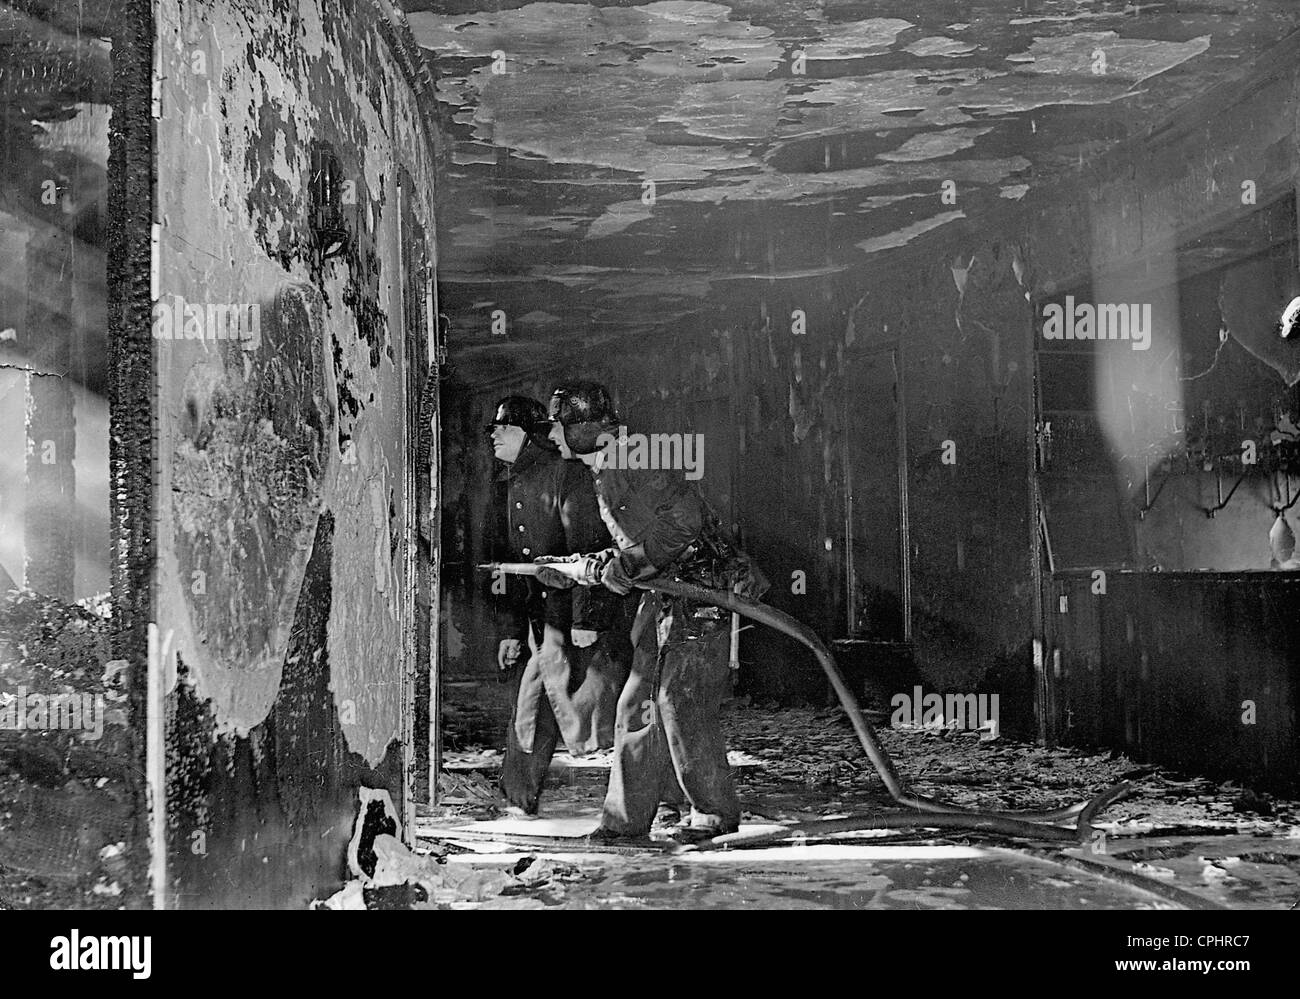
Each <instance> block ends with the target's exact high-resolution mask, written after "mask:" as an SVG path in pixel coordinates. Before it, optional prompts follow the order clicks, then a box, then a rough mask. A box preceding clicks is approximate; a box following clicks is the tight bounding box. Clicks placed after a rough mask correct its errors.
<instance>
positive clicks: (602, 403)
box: [548, 380, 618, 454]
mask: <svg viewBox="0 0 1300 999" xmlns="http://www.w3.org/2000/svg"><path fill="white" fill-rule="evenodd" d="M548 413H549V415H550V418H551V420H552V421H553V422H558V423H559V424H560V426H562V427H563V428H564V442H565V443H566V444H568V446H569V450H570V451H572V452H573V453H574V454H592V453H593V452H595V451H599V450H600V444H599V438H600V437H601V435H603V434H606V433H608V432H609V429H610V428H611V427H615V426H617V425H618V416H617V415H616V414H615V412H614V401H613V399H611V398H610V395H609V389H607V388H606V387H605V386H604V385H602V384H600V382H592V381H583V380H578V381H572V382H565V383H564V384H563V385H560V386H558V387H557V388H556V389H555V391H554V392H552V393H551V403H550V407H549V409H548Z"/></svg>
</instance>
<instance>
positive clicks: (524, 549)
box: [498, 440, 617, 645]
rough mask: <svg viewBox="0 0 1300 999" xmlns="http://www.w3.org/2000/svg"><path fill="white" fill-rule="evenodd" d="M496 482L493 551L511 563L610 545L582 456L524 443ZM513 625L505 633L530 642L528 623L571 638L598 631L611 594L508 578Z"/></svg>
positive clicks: (603, 624) (604, 624) (602, 626)
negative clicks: (499, 494)
mask: <svg viewBox="0 0 1300 999" xmlns="http://www.w3.org/2000/svg"><path fill="white" fill-rule="evenodd" d="M498 482H499V483H501V484H502V486H503V487H504V491H505V516H504V518H501V522H499V528H500V530H501V531H502V532H503V533H504V535H505V537H504V539H502V540H503V544H500V545H499V548H503V549H504V551H498V554H499V555H503V556H504V557H505V558H506V559H508V560H509V561H512V562H531V561H532V560H533V559H535V558H537V557H538V556H539V555H572V554H574V553H585V552H593V551H599V550H600V549H602V548H606V547H608V545H609V534H608V533H607V532H606V529H605V525H604V524H603V523H602V521H601V517H600V513H599V511H598V510H597V507H596V497H595V494H594V493H593V491H592V483H591V475H590V474H589V473H588V472H587V469H586V468H585V467H584V466H583V465H582V463H581V462H577V461H565V460H564V459H563V458H561V457H560V455H559V453H558V452H555V451H548V450H545V449H543V448H541V447H539V446H538V445H537V444H535V443H534V442H532V441H531V440H530V441H527V442H526V443H525V444H524V447H523V450H521V451H520V452H519V457H518V458H517V459H516V460H515V461H514V462H513V463H512V464H510V465H507V466H506V467H505V468H504V469H503V470H502V473H501V475H500V476H499V477H498ZM512 578H514V579H516V580H518V581H519V582H522V583H523V584H524V585H522V586H516V587H514V588H512V590H511V591H510V592H511V600H510V601H509V604H510V621H511V626H510V630H509V632H508V635H507V637H512V638H518V639H520V640H521V641H523V642H524V643H525V645H527V636H528V622H529V621H535V622H545V623H546V624H550V625H553V626H555V627H556V628H558V629H560V631H561V632H562V633H563V634H564V636H565V637H566V639H567V637H568V634H569V629H570V628H571V627H572V628H583V629H587V630H590V631H603V630H605V629H606V628H607V627H608V626H609V623H610V611H611V607H612V605H613V602H614V601H615V600H617V597H615V595H614V594H608V593H601V592H599V591H598V590H594V589H589V588H587V587H574V588H572V589H568V590H554V589H548V588H547V587H545V586H543V585H542V584H541V583H539V582H538V581H537V580H536V579H533V578H531V577H522V578H520V577H512Z"/></svg>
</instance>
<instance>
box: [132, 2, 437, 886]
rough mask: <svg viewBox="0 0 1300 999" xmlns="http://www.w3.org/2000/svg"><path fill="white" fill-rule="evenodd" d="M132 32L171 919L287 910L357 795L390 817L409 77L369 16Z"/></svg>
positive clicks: (413, 420)
mask: <svg viewBox="0 0 1300 999" xmlns="http://www.w3.org/2000/svg"><path fill="white" fill-rule="evenodd" d="M156 18H157V35H156V39H157V41H156V44H157V50H158V52H157V58H158V66H159V69H158V75H159V77H160V78H161V81H162V82H161V85H160V91H159V93H158V95H157V105H156V106H155V114H156V116H157V117H158V123H157V139H156V142H157V157H158V159H157V192H158V193H157V223H158V226H157V230H156V238H157V241H158V245H157V261H158V265H157V284H156V287H155V288H154V289H153V292H154V298H155V303H156V304H155V307H154V313H153V317H152V318H153V327H152V334H153V345H154V350H155V351H156V356H157V374H156V377H157V386H158V417H157V424H158V438H157V447H158V453H157V465H158V467H157V496H158V522H157V539H158V540H157V563H156V569H155V571H156V608H155V620H156V621H157V625H158V650H159V654H160V663H161V665H160V668H161V669H162V670H163V689H164V690H165V691H166V692H167V693H166V697H167V729H166V756H167V781H166V794H167V839H168V850H167V856H168V885H167V888H168V894H169V899H168V900H169V904H173V905H177V906H216V905H241V906H265V905H276V906H293V905H299V904H304V903H305V902H307V901H308V900H309V899H310V898H311V896H312V894H319V893H321V892H324V891H327V890H328V889H329V888H330V887H331V885H332V884H334V883H335V882H336V881H338V880H339V879H340V878H341V877H342V875H343V858H344V848H345V845H346V843H347V840H348V837H349V834H350V831H351V821H352V817H353V814H354V813H355V809H356V788H357V786H358V785H364V786H370V787H383V788H386V789H387V790H388V791H389V792H390V793H391V794H392V796H393V799H394V801H398V802H401V803H403V804H404V805H405V806H406V807H413V804H412V801H413V792H412V788H411V786H410V784H409V776H410V773H411V767H410V765H409V764H410V747H411V745H412V740H411V739H410V738H408V736H409V732H408V731H407V729H406V726H407V725H408V724H409V720H410V717H411V707H412V705H411V700H412V697H413V694H412V691H413V685H414V681H415V675H416V673H417V672H419V671H420V669H421V667H422V668H423V669H424V670H425V671H426V672H427V670H428V663H427V661H426V662H424V663H423V664H421V663H419V662H418V661H417V657H418V653H419V649H420V648H421V643H419V642H418V641H417V639H416V637H415V628H416V624H417V619H418V618H419V615H418V613H417V610H416V601H417V594H416V592H415V586H414V585H413V582H412V581H413V580H414V579H415V578H416V575H417V572H416V560H417V558H419V557H420V556H418V555H417V553H416V551H415V538H416V536H417V530H418V524H417V516H418V514H417V508H418V507H419V499H418V498H419V496H420V489H419V488H418V487H417V486H416V484H415V483H414V482H413V476H414V475H415V473H416V468H415V462H414V460H412V453H413V450H414V440H415V438H416V437H417V436H418V423H419V420H420V419H421V418H428V414H424V416H423V417H422V416H421V414H420V413H419V412H418V410H419V402H420V396H421V395H423V394H425V393H424V389H425V379H426V378H427V377H429V376H430V375H429V363H430V359H431V358H430V351H429V330H428V326H427V317H428V316H429V315H430V314H435V313H436V307H434V306H433V303H432V302H431V301H426V300H425V299H426V296H427V295H429V294H430V291H429V289H430V288H431V282H429V281H424V282H422V281H412V280H410V275H411V273H412V272H414V273H417V274H419V275H421V276H424V277H427V276H428V268H429V266H430V264H431V261H432V259H433V248H432V245H429V246H421V247H413V245H412V243H411V240H410V233H409V232H407V233H404V231H403V217H405V218H406V220H407V222H406V226H407V228H408V229H410V227H411V226H412V224H413V223H414V224H416V225H418V230H417V231H422V232H425V233H431V232H432V231H433V188H434V161H435V155H436V149H435V146H434V136H433V133H432V129H431V126H430V124H429V123H428V122H427V121H426V120H425V118H424V117H423V113H422V111H421V109H420V104H419V102H420V100H421V99H422V98H421V94H422V93H423V91H424V90H425V89H426V87H427V85H428V81H427V76H426V74H425V73H424V70H423V68H422V64H421V63H420V60H419V57H418V54H417V51H416V50H415V49H414V48H413V47H412V46H411V45H410V43H409V38H408V37H407V34H406V31H405V27H404V24H403V22H402V19H401V15H400V14H399V13H397V12H396V11H395V10H393V9H392V8H391V7H390V6H389V5H388V4H386V3H373V2H370V0H355V2H332V0H322V2H319V3H304V4H299V5H294V6H292V8H289V9H284V8H281V9H279V10H277V11H276V12H274V13H272V12H269V11H266V10H264V9H263V8H261V7H259V6H257V5H248V4H239V3H235V4H227V3H202V2H200V3H194V2H188V0H187V2H185V3H183V4H182V3H175V2H171V3H162V4H159V5H158V7H157V10H156ZM402 178H404V179H402ZM414 296H419V301H418V302H412V301H411V298H412V297H414ZM433 396H434V398H435V399H436V392H435V393H433ZM435 472H436V470H435ZM423 496H424V509H425V513H426V516H427V515H428V510H429V503H428V482H427V479H426V481H425V484H424V493H423ZM434 554H435V555H436V553H434ZM429 557H430V555H429V553H425V555H424V556H423V558H424V559H425V561H426V562H427V561H428V559H429ZM427 575H428V573H427V570H426V572H425V576H426V577H427ZM426 583H427V578H426ZM423 647H424V648H426V649H427V643H424V646H423Z"/></svg>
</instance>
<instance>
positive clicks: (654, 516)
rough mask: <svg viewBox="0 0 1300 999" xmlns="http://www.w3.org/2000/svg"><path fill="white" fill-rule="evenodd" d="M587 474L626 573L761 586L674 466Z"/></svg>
mask: <svg viewBox="0 0 1300 999" xmlns="http://www.w3.org/2000/svg"><path fill="white" fill-rule="evenodd" d="M593 478H594V480H595V483H596V500H597V503H598V504H599V507H600V515H601V518H602V519H603V520H604V521H605V526H606V527H607V528H608V529H609V533H610V536H611V537H612V538H613V540H614V544H615V546H617V548H618V549H619V553H618V559H619V562H620V568H621V569H622V573H623V575H624V576H625V577H626V578H628V579H632V580H639V579H650V578H652V577H653V576H657V575H659V574H660V573H663V572H665V571H671V573H672V575H674V576H677V577H679V578H681V579H683V580H685V581H687V582H692V583H697V584H699V585H700V586H706V587H709V588H710V589H723V590H735V591H736V592H739V593H742V594H744V595H745V596H749V597H753V598H754V599H757V598H758V597H760V596H762V594H763V593H764V592H765V591H766V589H767V581H766V580H765V579H764V578H763V576H762V573H761V572H759V571H758V568H757V567H756V566H755V565H754V564H753V563H752V562H751V561H750V560H749V558H748V556H746V555H745V554H744V552H742V551H741V550H740V549H739V548H737V547H736V545H735V544H734V542H733V541H732V539H731V537H730V533H729V532H728V531H727V530H726V528H725V527H723V525H722V523H721V521H720V520H719V518H718V516H717V514H716V513H715V512H714V511H713V509H712V508H711V507H710V506H709V505H708V503H706V502H705V500H704V499H703V497H702V496H701V495H700V493H699V491H698V490H697V489H696V488H695V486H694V484H693V483H692V482H690V481H689V480H688V479H687V478H686V477H685V476H684V475H683V474H682V473H681V472H680V471H678V472H673V471H666V470H648V469H647V470H641V469H622V468H602V469H597V470H595V473H594V476H593Z"/></svg>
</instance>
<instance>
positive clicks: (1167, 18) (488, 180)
mask: <svg viewBox="0 0 1300 999" xmlns="http://www.w3.org/2000/svg"><path fill="white" fill-rule="evenodd" d="M482 4H483V0H449V2H446V0H444V2H438V3H430V2H427V0H407V3H406V8H407V11H408V16H409V19H410V23H411V26H412V29H413V30H414V33H415V36H416V38H417V40H418V41H419V43H420V44H421V45H422V46H424V47H425V48H426V49H427V50H428V52H429V55H430V61H431V63H432V64H433V66H434V69H435V76H436V77H437V94H438V102H439V108H438V111H439V115H440V116H441V119H442V122H443V125H444V128H445V130H446V133H447V135H448V136H449V137H450V139H451V144H452V153H451V156H450V162H451V165H452V169H451V172H450V176H447V177H446V178H445V180H444V185H445V186H444V192H443V198H442V204H443V207H442V217H441V218H440V219H439V230H440V232H439V238H440V252H439V256H440V281H441V283H442V290H443V301H444V308H445V309H446V311H448V312H449V313H450V315H451V318H452V322H453V328H454V329H455V330H456V340H457V343H458V346H459V347H460V348H464V347H465V346H466V345H467V344H468V345H473V344H475V343H479V342H485V343H487V342H492V340H493V336H492V333H493V330H492V323H493V318H494V315H495V316H496V317H497V318H498V320H500V317H501V316H502V315H504V317H505V321H506V322H508V323H509V329H510V333H511V340H512V341H513V342H514V343H516V344H520V345H523V344H527V343H528V342H530V341H531V342H535V341H536V340H537V339H539V338H540V339H545V340H552V339H553V338H555V337H565V338H570V337H572V338H579V339H590V338H599V337H600V336H602V335H606V336H607V335H626V334H628V333H641V332H648V331H650V330H652V329H655V328H659V327H662V326H663V325H665V324H668V323H672V322H674V321H679V320H680V319H682V318H683V317H685V316H688V315H690V314H692V313H697V312H700V311H703V310H705V309H707V308H709V307H710V306H711V305H716V302H717V300H718V297H719V293H720V292H721V291H723V290H725V289H728V288H730V289H732V290H734V289H735V288H736V287H737V284H736V283H737V282H741V283H742V284H741V285H740V287H745V286H746V284H743V283H752V282H778V281H798V280H803V279H807V278H810V277H821V276H825V275H831V274H835V273H838V272H841V271H844V270H846V269H848V268H852V267H856V266H860V265H862V264H864V263H867V262H869V261H870V260H871V258H872V257H873V256H875V255H878V254H883V253H887V252H888V251H889V250H891V249H893V248H896V247H899V246H903V245H906V244H908V243H910V242H912V241H913V240H918V239H922V238H934V237H935V236H938V235H941V234H942V233H943V229H944V227H945V226H948V225H950V224H951V223H953V222H955V221H957V220H959V219H963V218H970V217H974V216H978V215H979V214H980V213H981V212H984V211H986V210H987V209H988V208H989V207H991V206H993V205H996V204H998V203H999V202H1002V203H1005V201H1006V200H1008V199H1009V200H1018V199H1020V198H1022V197H1024V196H1025V194H1026V193H1027V192H1028V191H1029V190H1030V189H1031V187H1032V186H1034V185H1040V184H1043V183H1046V182H1050V181H1051V180H1052V179H1053V178H1054V177H1056V176H1059V175H1060V173H1061V172H1063V171H1068V170H1072V169H1077V168H1078V167H1079V166H1080V165H1081V164H1083V163H1086V162H1088V161H1089V160H1091V159H1092V158H1094V157H1095V156H1096V155H1098V154H1099V153H1100V152H1102V151H1104V150H1105V149H1106V148H1109V147H1110V146H1112V145H1114V144H1115V143H1117V142H1120V141H1123V140H1124V139H1126V138H1129V137H1131V136H1133V135H1135V134H1139V133H1140V132H1141V131H1142V130H1144V129H1146V128H1147V127H1149V126H1150V125H1151V124H1152V123H1153V122H1155V121H1158V120H1159V119H1160V118H1161V117H1163V116H1164V115H1166V114H1168V113H1169V112H1170V111H1172V110H1173V109H1174V108H1176V107H1178V106H1179V105H1181V104H1183V103H1185V102H1187V101H1188V100H1190V99H1192V98H1193V97H1194V96H1196V95H1197V94H1199V93H1202V92H1204V91H1205V90H1206V89H1208V88H1209V87H1211V86H1213V85H1214V84H1216V83H1219V82H1220V81H1222V80H1224V79H1226V78H1229V77H1232V76H1234V75H1236V74H1238V73H1240V72H1241V71H1242V70H1243V69H1244V67H1245V64H1246V63H1247V62H1249V61H1250V59H1251V58H1253V57H1254V56H1256V55H1257V54H1258V53H1259V52H1261V51H1262V50H1264V49H1266V48H1267V47H1269V46H1270V45H1272V44H1274V43H1276V42H1277V41H1278V40H1279V39H1280V38H1282V37H1283V36H1284V35H1286V34H1288V33H1290V32H1291V31H1292V30H1293V29H1294V28H1295V27H1296V25H1297V24H1298V23H1300V7H1298V6H1297V5H1295V4H1293V3H1289V2H1282V0H1254V2H1250V3H1242V2H1240V0H1232V2H1229V0H1180V2H1177V3H1174V2H1167V3H1160V2H1153V3H1126V2H1123V0H962V2H956V0H858V2H844V0H820V2H817V0H729V2H727V3H711V2H694V0H661V2H656V3H643V4H629V3H616V4H608V5H594V4H587V3H552V2H546V3H518V2H512V0H504V2H501V3H498V4H496V6H495V9H492V10H483V9H476V8H477V7H479V6H481V5H482ZM945 192H946V193H947V195H948V196H947V197H945ZM931 234H932V235H931ZM499 329H500V326H499V325H498V331H499ZM496 342H498V343H500V339H499V338H497V341H496Z"/></svg>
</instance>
